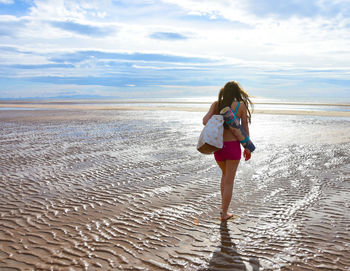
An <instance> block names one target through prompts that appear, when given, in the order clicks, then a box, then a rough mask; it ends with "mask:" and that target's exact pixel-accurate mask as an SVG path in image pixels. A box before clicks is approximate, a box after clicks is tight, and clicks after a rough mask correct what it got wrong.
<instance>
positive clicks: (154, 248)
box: [0, 110, 350, 271]
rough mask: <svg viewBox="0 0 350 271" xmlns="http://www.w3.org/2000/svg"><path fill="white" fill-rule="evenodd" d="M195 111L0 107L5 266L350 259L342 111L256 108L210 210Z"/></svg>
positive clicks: (0, 230) (209, 160) (131, 266)
mask: <svg viewBox="0 0 350 271" xmlns="http://www.w3.org/2000/svg"><path fill="white" fill-rule="evenodd" d="M202 116H203V113H200V112H176V111H166V112H165V111H155V112H152V111H137V112H133V111H115V110H114V111H108V110H107V111H93V110H89V111H82V110H62V111H61V110H55V111H49V110H48V111H46V110H42V111H2V112H0V151H1V159H0V270H203V271H204V270H349V266H350V245H349V244H350V236H349V232H350V231H349V230H350V213H349V207H350V173H349V172H350V138H349V135H350V119H349V118H331V117H311V116H277V115H258V114H255V115H254V116H253V124H252V126H251V137H252V138H253V140H254V143H255V145H256V146H257V150H256V151H255V153H254V155H253V157H252V160H251V161H249V162H243V161H242V162H241V165H240V168H239V171H238V174H237V179H236V182H235V187H234V195H233V200H232V204H231V210H232V211H233V212H234V213H235V214H237V215H239V218H237V219H235V220H233V221H229V222H227V223H220V221H219V220H218V217H219V211H220V192H219V179H220V175H219V174H220V172H219V169H218V167H217V166H216V165H215V162H214V160H213V157H212V156H205V155H202V154H200V153H198V152H197V151H196V149H195V145H196V143H197V138H198V136H199V133H200V131H201V129H202V126H201V118H202Z"/></svg>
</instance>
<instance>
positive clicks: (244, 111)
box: [241, 103, 249, 136]
mask: <svg viewBox="0 0 350 271" xmlns="http://www.w3.org/2000/svg"><path fill="white" fill-rule="evenodd" d="M241 120H242V126H243V129H244V131H245V132H246V133H247V135H248V136H249V126H248V117H247V107H246V106H245V104H244V103H242V117H241Z"/></svg>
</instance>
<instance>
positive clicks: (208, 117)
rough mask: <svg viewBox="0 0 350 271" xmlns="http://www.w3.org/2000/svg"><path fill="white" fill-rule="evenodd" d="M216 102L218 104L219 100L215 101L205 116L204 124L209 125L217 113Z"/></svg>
mask: <svg viewBox="0 0 350 271" xmlns="http://www.w3.org/2000/svg"><path fill="white" fill-rule="evenodd" d="M216 104H217V102H214V103H213V104H212V105H211V106H210V108H209V111H208V113H207V114H206V115H205V116H204V118H203V125H207V123H208V121H209V120H210V118H211V117H212V116H213V115H214V114H215V110H216Z"/></svg>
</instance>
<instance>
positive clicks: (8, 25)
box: [0, 16, 28, 37]
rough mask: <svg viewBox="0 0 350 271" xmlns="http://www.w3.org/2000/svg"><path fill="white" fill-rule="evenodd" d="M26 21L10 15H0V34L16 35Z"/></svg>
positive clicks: (5, 35) (6, 35)
mask: <svg viewBox="0 0 350 271" xmlns="http://www.w3.org/2000/svg"><path fill="white" fill-rule="evenodd" d="M27 22H28V21H27V20H25V19H17V18H15V17H12V16H0V36H3V37H16V36H17V35H18V34H19V33H20V32H21V31H22V30H23V29H24V28H25V24H26V23H27Z"/></svg>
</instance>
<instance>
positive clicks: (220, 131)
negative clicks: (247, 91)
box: [197, 115, 224, 154]
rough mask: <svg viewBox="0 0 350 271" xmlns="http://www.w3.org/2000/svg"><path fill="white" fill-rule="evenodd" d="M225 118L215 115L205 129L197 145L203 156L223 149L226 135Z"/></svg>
mask: <svg viewBox="0 0 350 271" xmlns="http://www.w3.org/2000/svg"><path fill="white" fill-rule="evenodd" d="M223 124H224V118H223V116H221V115H213V116H212V117H211V118H210V119H209V121H208V123H207V125H205V127H204V128H203V130H202V132H201V134H200V136H199V139H198V144H197V150H198V151H199V152H201V153H203V154H212V153H214V152H215V151H217V150H220V149H222V146H223V135H224V126H223Z"/></svg>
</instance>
